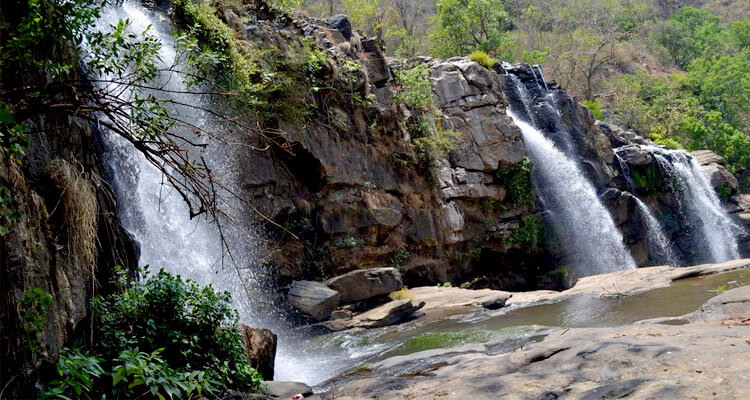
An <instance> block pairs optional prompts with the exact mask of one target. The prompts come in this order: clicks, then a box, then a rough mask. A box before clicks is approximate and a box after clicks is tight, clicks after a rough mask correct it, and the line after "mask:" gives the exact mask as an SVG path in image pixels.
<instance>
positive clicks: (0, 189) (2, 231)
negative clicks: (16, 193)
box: [0, 185, 21, 236]
mask: <svg viewBox="0 0 750 400" xmlns="http://www.w3.org/2000/svg"><path fill="white" fill-rule="evenodd" d="M19 219H21V213H20V212H19V211H18V209H17V208H16V205H15V203H14V202H13V198H12V197H10V194H9V193H8V190H7V189H6V188H5V185H0V236H5V235H6V234H7V233H8V232H9V231H10V224H11V222H12V221H17V220H19Z"/></svg>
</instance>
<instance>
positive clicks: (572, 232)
mask: <svg viewBox="0 0 750 400" xmlns="http://www.w3.org/2000/svg"><path fill="white" fill-rule="evenodd" d="M507 112H508V115H509V116H510V117H511V118H512V119H513V121H514V122H515V123H516V125H517V126H518V127H519V128H520V129H521V135H522V136H523V141H524V143H525V144H526V150H527V151H528V153H529V157H530V158H531V161H532V163H533V165H534V175H535V186H536V187H537V192H538V193H539V196H540V197H541V199H542V202H543V203H544V204H545V207H546V208H547V209H548V210H549V211H551V212H552V213H553V215H554V221H553V224H552V225H553V228H554V229H555V233H556V234H557V236H558V237H559V239H560V241H561V243H562V246H563V247H564V248H565V249H566V251H567V253H568V256H569V258H570V259H571V262H572V264H573V266H574V268H575V270H573V271H570V273H571V274H572V276H573V277H575V278H580V277H583V276H587V275H596V274H604V273H607V272H613V271H618V270H624V269H632V268H635V262H634V261H633V258H632V257H631V256H630V254H629V253H628V251H627V249H626V248H625V245H624V244H623V238H622V234H621V233H620V231H619V230H618V229H617V227H616V226H615V223H614V221H613V220H612V216H611V215H610V214H609V212H608V211H607V209H606V208H605V207H604V205H602V203H601V201H600V200H599V197H598V196H597V193H596V189H595V188H594V186H593V185H592V184H591V183H590V182H588V180H587V179H586V177H585V175H584V174H583V173H582V172H581V171H580V169H579V167H578V166H577V165H576V163H575V162H574V161H573V160H571V159H569V158H568V157H567V156H566V155H565V154H564V153H563V152H562V151H560V150H559V149H557V148H556V147H555V145H554V143H553V142H552V141H551V140H549V139H547V138H546V137H545V136H544V134H542V132H540V131H539V130H538V129H536V128H535V127H534V126H532V125H531V124H529V123H527V122H525V121H523V120H522V119H521V118H519V117H518V116H517V115H516V114H514V113H513V112H512V111H510V110H508V111H507Z"/></svg>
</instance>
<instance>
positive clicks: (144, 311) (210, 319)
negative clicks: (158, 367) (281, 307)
mask: <svg viewBox="0 0 750 400" xmlns="http://www.w3.org/2000/svg"><path fill="white" fill-rule="evenodd" d="M120 284H121V285H122V286H125V284H126V282H125V281H123V278H122V277H121V278H120ZM130 286H131V287H130V288H128V289H127V290H123V291H122V292H121V293H116V294H113V295H111V296H109V297H107V298H106V299H103V300H100V301H97V302H96V304H95V312H96V315H97V319H98V322H99V330H100V332H101V338H100V347H101V349H102V351H103V354H104V356H105V357H107V358H108V359H118V358H119V359H121V358H122V353H123V352H124V351H128V350H132V349H137V350H138V351H140V352H145V353H149V354H153V353H154V352H157V351H158V353H157V354H163V357H164V359H165V360H166V361H167V362H166V363H167V364H168V365H169V367H170V368H172V369H174V370H176V371H178V372H188V371H203V372H205V374H206V376H208V377H209V378H211V379H214V380H216V381H219V382H220V383H219V384H218V387H219V388H220V389H224V388H227V387H231V388H232V389H237V390H256V389H258V388H259V386H260V383H261V377H260V375H259V374H258V373H257V371H255V370H254V369H253V368H251V367H250V366H249V365H248V364H247V360H246V358H245V355H244V352H243V347H242V338H241V336H240V331H239V329H238V323H239V317H238V314H237V312H236V311H235V310H233V309H232V308H231V297H230V295H229V293H227V292H216V291H214V289H213V288H212V287H211V286H204V287H201V286H199V285H198V284H197V283H195V282H193V281H190V280H183V279H182V278H181V277H179V276H173V275H170V274H169V273H167V272H165V271H164V270H160V271H159V273H157V274H156V275H155V276H153V277H149V273H148V270H146V271H145V272H144V277H143V279H141V280H138V281H135V282H131V283H130Z"/></svg>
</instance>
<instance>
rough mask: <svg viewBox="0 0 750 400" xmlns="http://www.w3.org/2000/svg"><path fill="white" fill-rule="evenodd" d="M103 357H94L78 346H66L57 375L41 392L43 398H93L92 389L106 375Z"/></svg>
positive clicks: (62, 352) (64, 399) (59, 361)
mask: <svg viewBox="0 0 750 400" xmlns="http://www.w3.org/2000/svg"><path fill="white" fill-rule="evenodd" d="M103 361H104V360H103V359H102V358H99V357H94V356H92V355H91V354H90V353H88V352H82V351H81V350H80V349H78V348H74V349H72V350H71V349H69V348H67V347H66V348H64V349H62V350H61V351H60V358H59V359H58V360H57V375H58V376H59V377H60V378H59V379H55V380H53V381H51V382H49V383H48V384H47V388H46V389H43V390H42V391H41V392H40V397H41V398H42V399H63V400H70V399H91V398H94V397H92V389H93V388H94V383H95V381H96V380H97V379H99V378H101V377H102V376H103V375H105V372H104V369H103V368H102V366H101V364H102V363H103Z"/></svg>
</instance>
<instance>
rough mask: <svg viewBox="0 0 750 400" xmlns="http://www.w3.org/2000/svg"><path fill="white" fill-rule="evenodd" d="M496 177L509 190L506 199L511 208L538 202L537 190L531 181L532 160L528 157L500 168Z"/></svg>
mask: <svg viewBox="0 0 750 400" xmlns="http://www.w3.org/2000/svg"><path fill="white" fill-rule="evenodd" d="M495 179H496V180H497V182H498V183H500V184H501V185H502V186H504V187H505V189H506V190H507V191H508V193H507V194H506V196H505V199H506V200H507V201H506V203H507V205H508V206H510V207H511V208H514V207H520V206H523V205H533V204H534V203H535V202H536V192H534V185H533V183H532V181H531V160H529V158H528V157H524V159H523V160H522V161H521V162H520V163H516V164H511V165H506V166H503V167H501V168H499V169H498V170H497V172H495Z"/></svg>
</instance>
